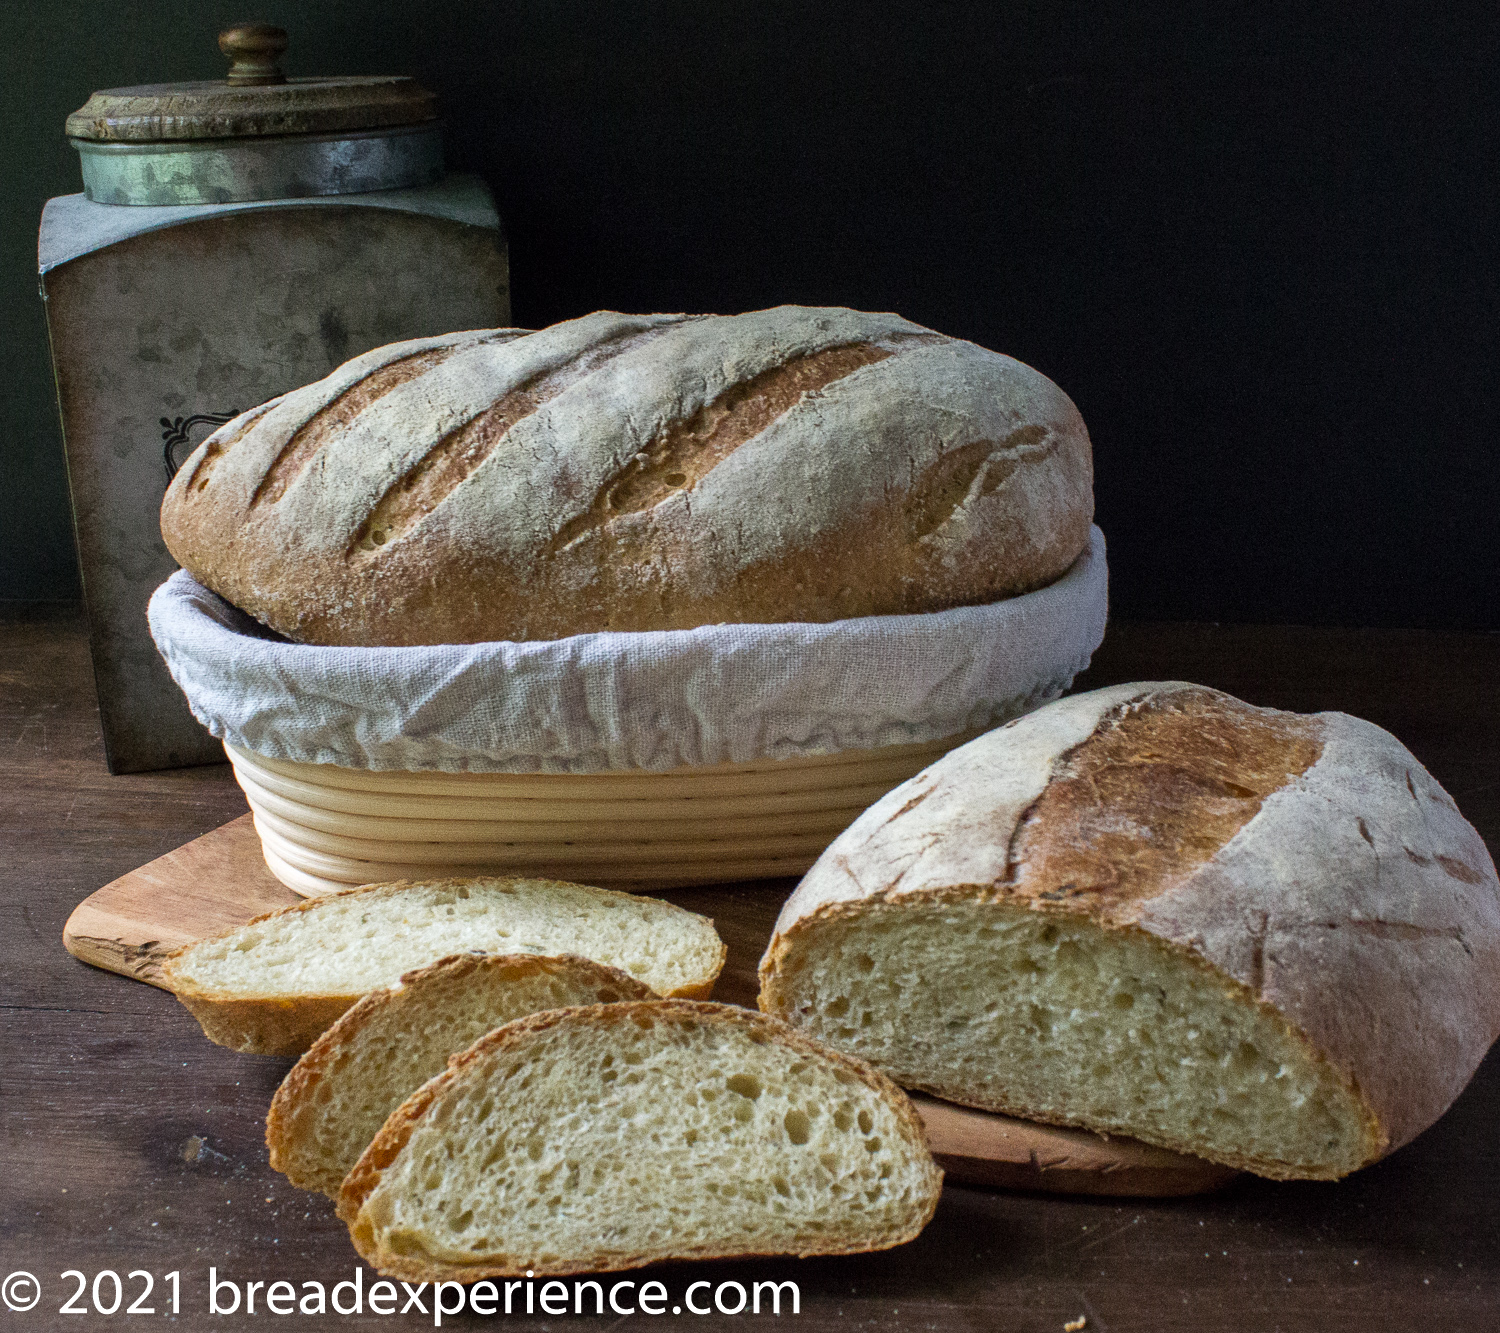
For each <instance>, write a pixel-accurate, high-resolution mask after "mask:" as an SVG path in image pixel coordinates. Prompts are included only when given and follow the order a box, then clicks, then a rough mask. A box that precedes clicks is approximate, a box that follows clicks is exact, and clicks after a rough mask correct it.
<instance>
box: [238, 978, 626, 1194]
mask: <svg viewBox="0 0 1500 1333" xmlns="http://www.w3.org/2000/svg"><path fill="white" fill-rule="evenodd" d="M651 998H653V996H652V993H651V991H650V990H649V989H648V988H647V987H646V986H643V985H642V984H641V983H640V982H638V981H636V980H634V979H633V978H631V977H628V976H626V975H625V974H624V973H623V972H621V971H619V970H618V969H617V968H613V967H605V966H604V965H603V964H602V963H593V962H590V961H589V960H588V959H586V958H573V957H567V956H564V957H561V958H539V957H534V956H526V955H519V954H498V955H497V954H463V955H461V956H459V957H455V958H445V959H443V960H442V961H441V962H438V963H434V964H432V966H430V967H424V968H421V969H419V970H418V971H416V972H408V973H407V974H406V975H405V976H404V977H402V978H401V980H400V982H399V983H397V984H396V985H395V986H391V987H387V988H386V989H384V990H378V991H373V992H372V993H371V994H369V995H366V996H365V998H364V999H362V1000H361V1001H360V1002H359V1003H358V1004H356V1005H355V1006H354V1007H353V1008H352V1009H349V1010H348V1011H346V1012H345V1013H344V1015H343V1016H342V1017H341V1018H340V1019H339V1020H338V1022H336V1023H335V1024H334V1025H333V1026H332V1027H331V1028H329V1029H328V1031H327V1032H325V1033H324V1034H323V1035H322V1036H321V1037H319V1038H318V1040H317V1041H315V1042H314V1043H313V1045H312V1048H311V1049H310V1050H309V1051H308V1052H307V1053H306V1054H305V1055H304V1056H303V1057H302V1058H301V1059H300V1060H299V1061H298V1062H297V1064H296V1066H295V1067H294V1068H293V1069H292V1071H291V1073H289V1074H288V1075H287V1076H286V1079H285V1080H284V1081H283V1082H282V1085H281V1087H280V1088H279V1089H277V1092H276V1096H275V1097H274V1098H273V1099H272V1101H271V1111H270V1114H269V1115H268V1116H267V1117H266V1146H267V1147H268V1148H269V1149H270V1152H271V1165H272V1167H274V1168H275V1169H276V1170H277V1171H280V1172H282V1173H283V1174H284V1175H285V1176H286V1177H287V1179H288V1180H290V1181H291V1182H292V1184H294V1185H296V1186H297V1187H298V1188H299V1189H305V1190H321V1191H322V1192H323V1193H324V1194H326V1195H328V1197H329V1198H331V1199H337V1198H338V1194H339V1186H340V1185H342V1184H343V1182H344V1177H345V1176H346V1175H348V1174H349V1171H350V1168H352V1167H353V1166H354V1164H355V1162H357V1161H358V1160H359V1155H360V1154H361V1153H362V1152H364V1150H365V1148H366V1147H368V1146H369V1143H370V1140H371V1139H373V1138H374V1137H375V1135H376V1134H377V1133H378V1132H379V1131H380V1127H381V1126H382V1125H384V1124H385V1122H386V1117H387V1116H389V1115H390V1113H391V1112H392V1111H394V1110H395V1109H396V1107H398V1106H399V1105H400V1104H401V1103H402V1102H404V1101H405V1100H406V1099H407V1097H409V1096H410V1095H411V1094H412V1093H413V1092H415V1091H416V1090H417V1089H418V1088H419V1087H421V1085H422V1084H423V1083H425V1082H426V1081H427V1080H428V1079H430V1078H432V1077H433V1076H434V1075H436V1074H440V1073H441V1072H442V1070H443V1067H444V1065H446V1064H447V1062H448V1057H449V1056H450V1055H454V1054H457V1053H458V1052H459V1051H463V1050H466V1049H467V1048H468V1047H470V1046H472V1045H473V1044H474V1043H475V1042H476V1041H478V1040H479V1038H480V1037H482V1036H484V1035H485V1033H487V1032H490V1031H492V1030H493V1029H495V1028H498V1027H503V1026H504V1025H505V1024H506V1023H509V1022H511V1021H512V1020H514V1019H517V1018H524V1017H525V1016H526V1015H527V1014H534V1013H538V1012H540V1011H541V1010H544V1009H564V1008H568V1007H569V1006H575V1005H590V1004H615V1003H618V1002H620V1001H623V1000H646V999H651Z"/></svg>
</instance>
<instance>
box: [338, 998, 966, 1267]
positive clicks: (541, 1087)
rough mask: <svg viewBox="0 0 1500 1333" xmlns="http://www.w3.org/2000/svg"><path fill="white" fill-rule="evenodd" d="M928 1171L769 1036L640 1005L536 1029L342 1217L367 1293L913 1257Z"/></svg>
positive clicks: (417, 1129)
mask: <svg viewBox="0 0 1500 1333" xmlns="http://www.w3.org/2000/svg"><path fill="white" fill-rule="evenodd" d="M941 1187H942V1173H941V1172H940V1171H939V1170H938V1169H937V1167H936V1166H935V1165H934V1164H933V1161H932V1157H931V1155H930V1154H929V1152H928V1151H927V1144H926V1139H925V1136H924V1133H923V1130H922V1125H921V1121H920V1120H919V1119H918V1118H917V1115H916V1113H915V1111H914V1110H913V1109H912V1106H911V1103H910V1102H909V1101H908V1100H907V1098H906V1096H905V1094H903V1093H902V1092H901V1090H900V1089H899V1088H897V1087H896V1086H895V1085H894V1084H892V1083H891V1082H889V1081H888V1080H887V1079H886V1078H884V1077H883V1076H882V1075H880V1074H878V1073H876V1072H875V1071H874V1070H873V1069H871V1068H869V1067H868V1066H867V1065H865V1064H863V1063H861V1062H859V1061H855V1060H851V1059H849V1058H848V1057H846V1056H840V1055H837V1054H835V1053H834V1052H832V1051H830V1050H828V1049H827V1048H825V1047H823V1046H820V1045H819V1044H818V1043H816V1042H814V1041H811V1040H809V1039H808V1038H807V1037H805V1036H803V1035H802V1034H801V1033H798V1032H796V1031H794V1030H793V1029H791V1028H789V1027H788V1026H787V1025H786V1024H784V1023H781V1022H779V1021H777V1020H775V1019H772V1018H767V1017H765V1016H764V1015H762V1014H757V1013H754V1012H752V1011H749V1010H745V1009H739V1008H735V1007H733V1006H730V1005H721V1004H695V1003H690V1002H687V1001H682V1000H656V1001H647V1002H644V1003H633V1004H611V1005H596V1006H593V1007H590V1008H583V1009H558V1010H553V1011H551V1012H548V1013H542V1014H534V1015H533V1016H532V1017H530V1018H523V1019H520V1020H518V1021H517V1022H514V1023H511V1024H508V1025H507V1026H506V1027H503V1028H500V1029H499V1030H498V1031H496V1032H492V1033H490V1034H489V1036H487V1037H485V1038H483V1039H482V1040H480V1041H479V1042H477V1043H476V1044H475V1045H474V1046H473V1047H471V1048H470V1049H469V1050H468V1051H466V1052H465V1053H464V1054H463V1055H461V1056H458V1057H456V1058H455V1059H454V1060H453V1061H452V1063H450V1065H449V1067H448V1069H447V1071H446V1072H445V1073H443V1074H441V1075H439V1076H438V1077H437V1078H435V1079H433V1080H432V1081H431V1082H430V1083H427V1084H426V1085H424V1086H423V1087H422V1088H421V1089H420V1090H419V1091H418V1092H416V1093H415V1094H414V1095H413V1096H412V1097H410V1098H409V1099H408V1100H407V1101H406V1102H405V1103H404V1104H403V1105H402V1106H401V1107H400V1108H399V1109H398V1110H397V1111H396V1112H395V1113H394V1114H393V1115H392V1116H391V1118H390V1119H389V1120H388V1121H386V1124H385V1127H384V1128H383V1129H382V1130H381V1131H380V1133H379V1134H378V1135H377V1136H376V1138H375V1140H374V1142H373V1143H371V1144H370V1146H369V1147H368V1148H367V1149H366V1150H365V1153H364V1156H363V1157H361V1158H360V1160H359V1163H358V1164H357V1165H356V1166H355V1168H354V1170H352V1171H351V1172H350V1173H349V1176H348V1178H347V1179H346V1180H345V1181H344V1188H343V1191H342V1193H341V1194H340V1196H339V1216H340V1217H341V1218H343V1219H344V1221H345V1222H347V1223H348V1224H349V1232H350V1236H351V1238H352V1239H353V1241H354V1245H355V1248H356V1249H358V1250H359V1252H360V1254H361V1255H362V1256H363V1257H364V1258H365V1259H367V1260H368V1261H369V1262H370V1263H371V1264H373V1265H374V1267H375V1268H376V1269H377V1270H378V1271H379V1272H380V1273H382V1274H385V1275H386V1276H389V1277H396V1278H401V1279H403V1280H407V1281H422V1282H431V1281H439V1280H446V1281H460V1282H470V1281H474V1280H475V1279H477V1278H481V1277H500V1276H506V1275H512V1274H515V1275H519V1274H523V1273H526V1272H528V1270H529V1271H530V1272H533V1273H539V1274H540V1273H547V1274H553V1273H558V1274H561V1273H585V1272H611V1271H615V1270H618V1269H624V1268H634V1267H638V1266H639V1265H642V1264H647V1263H654V1262H657V1261H661V1260H671V1259H706V1258H718V1257H727V1256H731V1255H757V1254H795V1255H810V1254H850V1253H855V1252H859V1251H865V1250H880V1249H887V1248H889V1247H890V1246H893V1245H900V1244H902V1243H903V1242H905V1241H908V1240H910V1239H912V1237H914V1236H915V1235H916V1234H917V1233H918V1232H919V1231H921V1229H922V1228H923V1227H924V1226H925V1225H926V1224H927V1221H928V1219H929V1218H930V1217H931V1216H932V1212H933V1209H934V1208H935V1207H936V1206H937V1200H938V1195H939V1193H940V1191H941Z"/></svg>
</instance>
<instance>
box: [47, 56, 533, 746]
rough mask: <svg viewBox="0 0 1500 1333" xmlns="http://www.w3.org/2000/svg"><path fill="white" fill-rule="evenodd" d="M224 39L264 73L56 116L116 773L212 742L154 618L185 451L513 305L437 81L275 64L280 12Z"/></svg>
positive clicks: (97, 100)
mask: <svg viewBox="0 0 1500 1333" xmlns="http://www.w3.org/2000/svg"><path fill="white" fill-rule="evenodd" d="M220 45H221V46H222V47H224V49H225V50H226V52H227V53H228V54H230V55H231V57H232V58H233V59H234V60H235V61H236V66H235V68H240V69H241V77H242V79H243V78H249V79H251V80H259V81H258V82H256V81H251V82H248V83H246V82H241V83H236V82H234V77H235V69H231V71H230V75H231V77H230V78H229V79H226V80H224V81H223V82H222V83H203V84H188V85H148V86H146V87H143V88H132V89H115V90H111V91H109V92H106V93H98V94H95V95H94V96H93V97H92V98H91V99H90V101H89V103H88V104H87V105H86V106H85V107H83V108H81V109H80V110H79V111H78V112H75V113H74V115H73V116H71V117H69V121H68V133H69V137H70V139H72V140H73V141H74V143H75V145H76V146H79V147H80V154H81V161H82V163H83V167H84V176H85V181H86V182H87V183H88V188H87V189H86V190H85V192H84V193H83V194H75V195H67V196H64V197H62V198H58V199H52V200H50V201H49V202H48V203H47V205H46V207H45V209H44V210H43V213H42V223H41V231H40V236H39V240H38V271H39V275H40V285H41V294H42V299H43V301H44V302H45V304H46V312H47V332H48V337H49V340H50V343H51V350H52V363H53V370H54V374H55V377H56V382H57V394H58V405H59V408H60V413H61V418H62V428H63V445H64V451H65V454H66V458H67V467H68V481H69V488H70V491H71V497H72V502H73V517H74V532H75V536H76V539H77V546H78V557H79V567H80V570H81V572H82V576H83V586H84V598H85V602H86V604H87V608H88V614H89V630H90V642H91V646H92V651H93V661H94V677H95V684H96V687H97V691H98V696H99V711H100V719H101V722H102V725H103V729H104V738H105V749H106V754H107V758H108V762H109V767H110V770H111V772H116V773H121V772H133V771H139V770H144V769H156V768H170V767H179V766H183V765H189V764H202V763H216V762H221V761H222V759H223V751H222V750H221V749H220V747H219V745H218V743H217V742H216V741H214V739H213V738H212V737H211V736H209V734H208V733H207V731H206V730H204V728H203V727H202V726H200V725H199V724H198V722H197V721H196V720H195V719H194V718H193V716H192V714H191V713H190V712H189V710H188V707H187V704H186V702H185V701H184V699H183V696H182V693H181V691H180V690H179V689H178V688H177V686H176V684H175V683H174V682H173V681H172V679H171V677H170V675H169V674H168V673H167V670H166V667H165V665H164V664H163V662H162V661H161V659H160V657H159V656H158V654H157V652H156V649H155V646H154V645H153V644H152V642H151V638H150V635H149V633H148V631H147V627H146V602H147V600H148V599H149V598H150V595H151V593H152V592H153V591H154V590H155V588H156V587H157V586H158V585H159V584H160V583H161V582H163V581H164V580H165V579H166V578H167V576H168V575H170V574H171V572H172V571H173V569H174V568H175V567H176V566H175V564H174V562H173V561H172V558H171V556H170V555H168V553H167V551H166V548H165V546H164V545H163V543H162V540H161V534H160V529H159V511H160V507H161V500H162V496H163V494H164V492H165V489H166V486H167V483H168V481H169V480H170V478H171V475H172V473H173V471H174V470H175V468H176V467H177V466H178V465H179V464H180V463H181V462H182V460H183V459H185V458H186V456H187V455H188V454H189V453H190V452H191V451H192V449H193V448H194V447H196V445H197V444H198V443H199V442H201V441H202V440H203V439H204V438H205V437H206V436H207V435H208V434H209V433H210V432H211V431H212V430H214V429H215V428H216V427H217V426H218V425H219V424H220V423H222V422H224V421H227V420H228V419H230V418H231V417H232V416H235V415H237V414H238V413H239V412H241V411H244V410H246V409H248V408H251V407H253V406H255V405H256V404H258V403H261V402H264V401H266V400H267V399H270V398H274V397H275V396H277V395H278V394H281V393H285V392H287V391H288V390H290V389H293V388H296V387H298V386H299V385H302V384H307V383H309V382H311V381H313V380H316V379H319V378H321V377H322V376H324V375H326V374H328V372H329V371H331V370H333V369H334V368H335V367H336V366H338V365H340V364H342V363H343V362H344V361H347V360H348V359H349V358H350V357H353V356H357V355H359V354H360V353H361V352H364V351H368V350H369V349H371V348H373V347H379V346H382V345H384V344H386V343H391V342H397V341H400V340H402V339H406V338H417V337H424V336H429V335H432V334H439V333H447V332H451V331H453V330H455V329H465V328H493V327H497V326H501V325H505V324H508V323H509V322H510V286H509V270H508V262H507V253H506V245H505V238H504V233H503V231H502V229H501V223H500V219H499V217H498V215H497V214H496V212H495V206H494V201H493V199H492V198H491V196H490V193H489V190H488V189H487V187H486V186H485V185H484V183H483V182H482V181H480V180H479V179H478V178H476V177H472V176H443V175H442V158H441V132H440V129H439V125H438V122H437V119H436V111H435V107H434V103H433V98H432V95H431V94H430V93H428V92H427V91H426V90H424V89H422V88H420V86H419V85H417V84H416V83H415V82H414V81H413V80H410V79H394V78H364V79H307V80H286V79H284V78H282V77H281V76H280V75H279V71H277V70H276V69H275V61H274V56H276V55H279V53H280V50H282V49H284V47H285V45H286V41H285V34H279V33H278V32H277V30H275V29H267V28H241V29H234V30H230V32H229V33H226V34H224V35H222V36H221V39H220ZM247 52H248V55H247ZM257 58H259V59H260V66H259V67H258V68H257V66H256V65H255V60H256V59H257ZM246 67H248V68H249V70H250V73H249V74H248V75H246V74H244V69H245V68H246ZM84 132H87V134H91V135H92V136H93V137H86V134H85V133H84ZM153 135H154V136H155V137H152V136H153ZM121 205H126V206H121Z"/></svg>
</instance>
